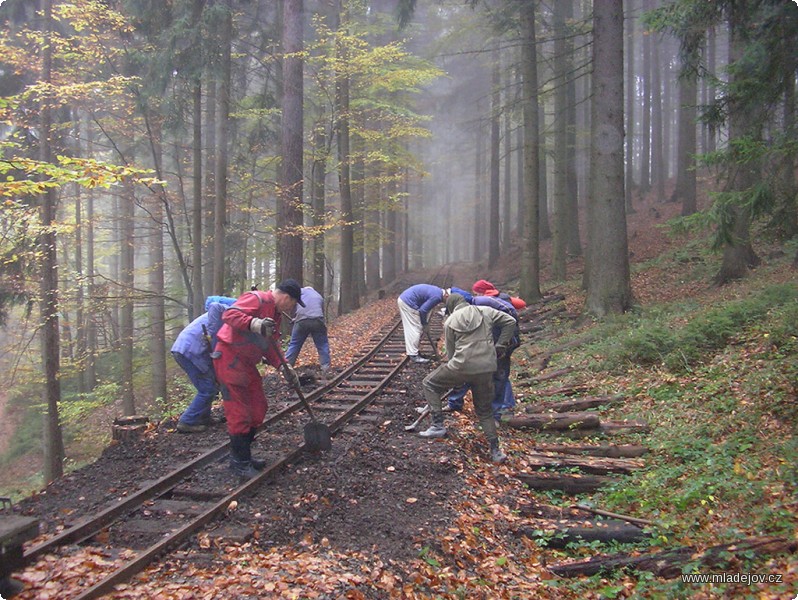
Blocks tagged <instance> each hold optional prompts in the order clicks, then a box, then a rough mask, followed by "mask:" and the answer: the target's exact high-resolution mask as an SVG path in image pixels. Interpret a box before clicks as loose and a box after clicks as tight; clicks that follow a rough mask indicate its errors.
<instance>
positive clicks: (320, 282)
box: [310, 124, 327, 294]
mask: <svg viewBox="0 0 798 600" xmlns="http://www.w3.org/2000/svg"><path fill="white" fill-rule="evenodd" d="M313 146H314V148H313V167H312V168H313V172H312V174H311V178H310V185H311V190H310V197H311V202H312V203H313V227H314V232H315V233H314V236H313V239H312V240H311V256H312V257H313V287H314V289H316V291H318V292H319V293H320V294H324V289H325V285H324V237H325V234H324V221H325V211H326V207H325V198H324V193H325V185H324V181H325V179H326V178H327V133H326V131H325V130H324V127H323V126H320V125H318V124H317V126H316V129H315V130H314V132H313Z"/></svg>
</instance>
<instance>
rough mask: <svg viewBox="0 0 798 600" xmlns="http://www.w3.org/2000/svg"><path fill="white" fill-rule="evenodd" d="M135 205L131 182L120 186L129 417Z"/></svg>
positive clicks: (129, 410) (126, 409) (123, 358)
mask: <svg viewBox="0 0 798 600" xmlns="http://www.w3.org/2000/svg"><path fill="white" fill-rule="evenodd" d="M126 157H127V159H128V161H129V162H130V163H132V162H133V160H134V157H133V153H132V151H131V152H130V153H129V154H127V155H126ZM135 205H136V198H135V192H134V190H133V184H132V183H131V182H124V183H123V184H122V198H121V202H120V211H119V221H120V232H121V235H120V238H119V243H120V249H119V287H120V296H122V300H121V303H120V304H121V305H120V307H119V343H120V353H119V360H120V362H121V363H122V366H121V371H122V378H121V384H122V414H123V415H125V416H131V415H135V414H136V403H135V400H134V395H133V337H134V327H133V293H134V292H133V286H134V277H133V275H134V273H133V269H134V251H135V244H136V241H135V228H134V223H133V219H134V210H133V209H134V207H135Z"/></svg>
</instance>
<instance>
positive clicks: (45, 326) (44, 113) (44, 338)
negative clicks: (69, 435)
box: [39, 0, 64, 483]
mask: <svg viewBox="0 0 798 600" xmlns="http://www.w3.org/2000/svg"><path fill="white" fill-rule="evenodd" d="M42 9H43V19H44V26H43V28H42V30H43V32H44V36H45V38H46V39H47V40H48V41H47V42H45V44H44V51H43V56H42V81H43V82H44V83H46V84H50V83H51V82H52V68H53V48H52V44H51V43H50V41H49V40H50V38H51V34H52V28H53V3H52V0H43V3H42ZM39 123H40V125H39V126H40V127H41V131H40V135H39V159H40V160H41V161H42V162H43V163H49V162H51V161H52V149H51V146H50V145H51V137H50V136H51V135H52V132H53V127H52V109H51V108H50V103H49V101H48V98H46V97H45V98H42V108H41V115H40V121H39ZM55 210H56V190H55V189H53V188H49V187H48V188H47V190H46V191H45V192H43V193H42V195H41V207H40V210H39V215H40V219H41V227H42V232H41V234H40V236H39V247H40V248H41V281H40V293H41V298H40V312H41V331H40V336H41V356H42V364H43V366H44V382H45V383H44V404H45V406H46V407H47V412H46V413H45V415H44V480H45V481H46V482H48V483H49V482H50V481H53V480H54V479H57V478H58V477H60V476H61V475H62V474H63V473H64V467H63V462H64V441H63V437H62V434H61V424H60V422H59V418H58V403H59V402H60V401H61V380H60V375H61V373H60V371H61V364H60V339H59V335H58V310H59V308H58V256H57V250H56V237H55V229H54V228H53V225H54V222H55Z"/></svg>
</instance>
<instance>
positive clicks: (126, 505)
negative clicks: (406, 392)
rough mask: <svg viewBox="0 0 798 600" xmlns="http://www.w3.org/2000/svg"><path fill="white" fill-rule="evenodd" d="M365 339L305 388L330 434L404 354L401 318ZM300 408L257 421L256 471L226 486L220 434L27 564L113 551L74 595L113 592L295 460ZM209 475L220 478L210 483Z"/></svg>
mask: <svg viewBox="0 0 798 600" xmlns="http://www.w3.org/2000/svg"><path fill="white" fill-rule="evenodd" d="M436 279H437V280H439V281H444V282H448V280H449V279H450V277H449V274H448V273H445V274H440V273H439V274H438V276H436ZM431 327H432V330H433V338H434V339H436V338H439V337H440V332H441V320H440V319H439V318H438V317H437V316H436V317H435V318H434V319H432V320H431ZM369 341H370V343H371V347H370V348H369V349H368V350H366V351H364V352H363V353H362V354H361V356H359V357H357V358H356V360H355V361H354V362H353V363H352V364H351V365H350V366H349V367H347V368H346V369H344V370H343V371H342V372H341V373H339V374H338V375H337V376H336V377H335V378H334V379H332V380H330V381H329V382H328V383H327V384H326V385H323V386H321V387H319V388H316V389H314V390H313V391H311V392H309V393H307V394H306V395H305V396H306V399H307V400H308V401H309V402H311V403H312V405H313V408H314V412H317V413H318V417H319V418H320V419H321V420H322V421H323V422H325V423H326V424H327V425H328V427H329V428H330V431H331V433H332V434H333V436H334V435H335V434H336V433H337V432H339V431H341V430H342V429H343V428H344V427H345V426H346V425H347V423H350V422H352V421H353V420H354V419H356V418H357V417H358V415H360V414H361V413H363V411H364V410H366V409H367V408H368V406H369V405H370V404H372V403H373V402H374V400H375V398H376V397H377V396H378V395H379V394H380V392H381V391H382V390H383V389H384V388H385V386H386V385H387V384H388V383H389V382H390V381H391V380H392V378H393V377H394V376H395V375H396V374H397V373H398V372H399V371H400V370H401V369H402V368H403V367H404V366H405V364H406V363H407V361H408V359H407V356H406V355H405V345H404V335H403V330H402V328H401V322H400V320H399V319H396V320H394V321H393V322H392V323H391V324H390V325H388V326H387V327H386V328H384V330H383V331H382V332H380V333H379V334H377V335H375V336H373V337H372V338H371V340H369ZM422 343H423V342H422ZM301 409H302V403H301V402H299V401H297V402H292V403H289V404H288V405H287V406H285V407H284V408H282V409H281V410H279V411H277V412H276V413H275V414H273V415H271V416H270V417H269V418H267V419H266V420H265V421H264V422H263V423H262V424H261V426H260V427H259V428H258V429H259V431H260V432H266V433H268V436H269V437H268V440H269V445H270V450H269V452H268V453H267V456H266V457H265V458H266V466H265V468H264V469H263V471H261V472H260V473H259V474H258V475H257V476H256V477H254V478H252V479H249V480H247V481H244V482H243V483H240V484H239V485H237V486H236V485H233V486H232V487H231V480H233V479H234V478H233V476H232V475H231V476H229V477H221V478H220V477H219V476H218V472H219V471H220V470H222V471H223V472H226V462H222V459H226V457H227V455H228V453H229V442H224V443H222V444H219V445H217V446H214V447H212V448H210V449H208V450H207V451H205V452H204V453H202V454H201V455H200V456H198V457H196V458H195V459H193V460H192V461H190V462H188V463H186V464H184V465H182V466H180V467H179V468H177V469H175V470H173V471H172V472H170V473H168V474H166V475H165V476H163V477H161V478H160V479H158V480H157V481H155V482H152V483H150V484H149V485H146V486H145V487H143V488H142V489H140V490H138V491H136V492H133V493H131V494H130V495H129V496H127V497H125V498H123V499H121V500H120V501H119V502H117V503H116V504H114V505H113V506H110V507H109V508H106V509H104V510H102V511H101V512H99V513H98V514H96V515H94V516H92V517H85V518H83V519H81V520H79V522H78V523H76V524H75V525H72V526H71V527H68V528H67V529H65V530H64V531H62V532H60V533H59V534H57V535H55V536H53V537H51V538H50V539H48V540H46V541H44V542H41V543H39V544H37V545H35V546H33V547H30V548H28V549H27V550H26V551H25V552H24V555H23V560H24V562H25V564H31V563H32V562H34V561H35V560H36V559H37V558H39V557H41V556H43V555H45V554H48V553H57V554H64V553H68V552H69V548H73V549H75V550H77V547H86V546H90V547H95V548H96V549H97V552H98V553H100V554H102V555H107V556H111V557H114V558H115V562H114V564H116V565H118V566H117V567H116V568H115V569H114V570H113V571H112V572H110V573H106V574H104V575H101V576H100V577H99V579H98V580H96V581H94V582H93V583H92V584H91V587H90V588H88V589H86V590H85V591H83V592H82V593H81V594H80V595H79V596H76V600H88V599H90V598H98V597H100V596H102V595H104V594H107V593H110V592H111V591H113V587H114V586H115V585H117V584H119V583H122V582H124V581H126V580H128V579H129V578H130V577H132V576H133V575H135V574H136V573H138V572H140V571H142V570H143V569H144V568H145V567H146V566H147V565H148V564H149V563H150V562H153V561H154V560H156V559H157V558H158V557H160V556H162V555H164V554H165V553H166V552H168V551H169V550H171V549H174V548H175V547H177V546H178V545H179V544H180V543H181V542H184V541H185V540H186V539H188V538H189V537H190V536H192V535H193V534H195V533H197V532H199V531H200V530H201V529H202V528H203V527H205V526H206V525H207V524H209V523H210V522H211V521H213V520H214V519H217V518H219V517H220V516H221V515H223V514H224V513H225V511H226V510H227V509H228V507H229V506H230V505H231V503H232V502H233V501H234V500H236V499H238V498H239V497H242V496H244V495H246V494H247V493H248V492H250V491H252V490H254V489H255V488H256V487H257V486H259V485H261V484H262V483H263V482H264V481H265V480H267V479H273V478H275V476H277V474H278V473H279V472H280V470H282V469H283V468H284V467H286V466H287V465H289V464H291V463H295V462H297V461H298V460H299V459H300V458H301V457H302V455H303V453H305V452H306V451H307V448H306V447H305V444H304V443H302V442H301V435H300V434H298V432H300V431H301V427H300V425H299V422H300V421H299V419H297V417H296V416H294V414H293V413H299V416H300V417H301V419H302V420H304V421H306V420H307V418H308V416H307V414H306V413H305V412H304V411H302V410H301ZM209 471H215V472H216V473H217V474H216V476H209V475H208V473H209ZM236 481H238V480H237V479H236ZM209 482H217V483H218V484H219V485H216V486H214V485H209ZM131 555H133V556H132V557H131ZM122 557H124V558H122ZM120 563H121V565H120Z"/></svg>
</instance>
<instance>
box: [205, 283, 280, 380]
mask: <svg viewBox="0 0 798 600" xmlns="http://www.w3.org/2000/svg"><path fill="white" fill-rule="evenodd" d="M281 316H282V313H281V312H280V311H279V310H277V305H276V304H275V303H274V295H273V294H272V293H271V292H270V291H269V292H261V291H260V290H255V291H252V292H246V293H245V294H242V295H241V296H240V297H239V298H238V300H236V301H235V303H234V304H233V305H232V306H230V307H229V308H228V309H227V310H226V311H224V313H223V315H222V321H223V322H224V325H222V328H221V329H220V330H219V333H218V335H217V338H218V340H219V343H221V344H227V345H228V346H229V347H230V348H231V350H232V351H233V352H235V353H236V355H237V356H238V357H239V358H240V359H241V360H242V361H243V362H244V363H246V364H248V365H257V364H258V363H259V362H260V360H261V358H265V359H266V362H268V363H269V364H270V365H271V366H273V367H274V368H279V367H280V357H279V355H278V354H277V350H276V348H277V344H279V343H280V318H281ZM266 317H268V318H270V319H272V320H273V321H274V334H273V335H272V339H271V343H268V344H267V340H266V339H265V338H264V337H263V336H262V335H260V334H259V333H253V332H251V331H250V330H249V324H250V322H251V321H252V319H253V318H259V319H265V318H266ZM217 345H218V344H217Z"/></svg>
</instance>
